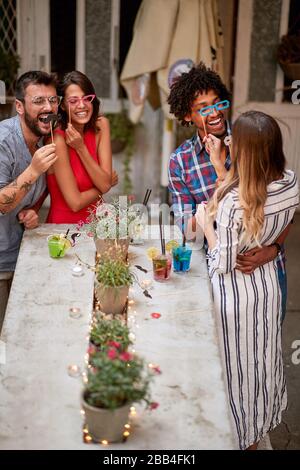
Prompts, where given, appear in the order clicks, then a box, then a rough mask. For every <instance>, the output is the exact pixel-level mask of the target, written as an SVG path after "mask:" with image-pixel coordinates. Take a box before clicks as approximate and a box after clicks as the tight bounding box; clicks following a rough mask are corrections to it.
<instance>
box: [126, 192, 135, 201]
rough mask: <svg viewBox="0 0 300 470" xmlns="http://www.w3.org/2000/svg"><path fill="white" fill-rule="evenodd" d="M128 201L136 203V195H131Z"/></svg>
mask: <svg viewBox="0 0 300 470" xmlns="http://www.w3.org/2000/svg"><path fill="white" fill-rule="evenodd" d="M128 201H130V202H133V201H135V195H134V194H129V196H128Z"/></svg>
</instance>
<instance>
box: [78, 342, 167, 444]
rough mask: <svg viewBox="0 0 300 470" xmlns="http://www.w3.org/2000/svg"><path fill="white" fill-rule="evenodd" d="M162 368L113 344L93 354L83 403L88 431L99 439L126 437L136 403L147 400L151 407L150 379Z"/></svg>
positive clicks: (155, 404) (152, 404) (113, 439)
mask: <svg viewBox="0 0 300 470" xmlns="http://www.w3.org/2000/svg"><path fill="white" fill-rule="evenodd" d="M155 372H158V373H160V371H159V369H158V368H157V370H154V369H153V368H152V369H151V368H148V367H147V366H146V364H145V362H144V361H143V359H141V358H140V357H139V356H137V355H136V354H132V353H130V352H127V351H122V350H119V349H118V348H117V347H110V348H108V349H107V350H106V351H101V352H96V353H94V354H92V355H90V366H89V368H88V373H87V381H86V384H85V388H84V390H83V394H82V407H83V410H84V412H85V420H86V425H87V428H88V432H89V434H90V435H91V437H92V438H93V439H94V440H95V441H102V440H106V441H108V442H118V441H121V440H122V438H123V432H124V425H125V424H126V423H127V422H128V415H129V411H130V407H131V406H132V404H133V403H137V402H141V401H144V402H145V403H146V404H147V405H148V406H149V408H150V409H154V408H156V407H157V406H158V404H157V403H151V401H150V390H149V386H150V382H151V379H152V377H153V375H154V373H155Z"/></svg>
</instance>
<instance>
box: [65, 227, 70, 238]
mask: <svg viewBox="0 0 300 470" xmlns="http://www.w3.org/2000/svg"><path fill="white" fill-rule="evenodd" d="M69 232H70V229H69V228H68V230H67V231H66V234H65V238H67V236H68V235H69Z"/></svg>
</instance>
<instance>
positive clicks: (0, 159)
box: [0, 116, 46, 272]
mask: <svg viewBox="0 0 300 470" xmlns="http://www.w3.org/2000/svg"><path fill="white" fill-rule="evenodd" d="M31 158H32V157H31V154H30V152H29V150H28V147H27V145H26V143H25V140H24V137H23V133H22V129H21V125H20V120H19V117H18V116H15V117H13V118H10V119H6V120H4V121H2V122H0V189H1V188H3V187H5V186H7V185H8V184H9V183H12V182H13V181H14V180H15V179H16V178H17V177H18V176H19V175H20V174H21V173H23V171H24V170H25V169H26V168H27V167H28V165H29V164H30V163H31ZM45 188H46V180H45V175H42V176H40V177H39V178H38V179H37V181H36V182H35V183H34V184H33V185H32V187H31V189H30V191H29V192H28V193H27V194H26V196H25V197H24V198H23V199H22V200H21V201H20V203H19V204H18V206H17V207H15V209H14V210H12V211H11V212H9V213H8V214H1V213H0V272H1V271H2V272H3V271H14V269H15V266H16V262H17V257H18V253H19V249H20V244H21V240H22V236H23V230H24V229H23V224H20V223H19V220H18V217H17V216H18V213H19V212H20V211H21V210H22V209H28V208H30V207H32V206H33V205H34V204H35V203H36V202H37V201H38V199H39V197H40V196H41V194H42V193H43V191H44V190H45Z"/></svg>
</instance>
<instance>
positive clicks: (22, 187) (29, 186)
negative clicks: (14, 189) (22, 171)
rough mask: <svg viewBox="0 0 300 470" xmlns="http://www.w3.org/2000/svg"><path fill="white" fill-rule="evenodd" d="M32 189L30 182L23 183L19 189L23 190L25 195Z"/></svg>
mask: <svg viewBox="0 0 300 470" xmlns="http://www.w3.org/2000/svg"><path fill="white" fill-rule="evenodd" d="M31 187H32V183H31V182H30V181H25V182H24V183H23V184H22V186H21V187H20V189H24V191H25V193H28V192H29V191H30V189H31Z"/></svg>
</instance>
